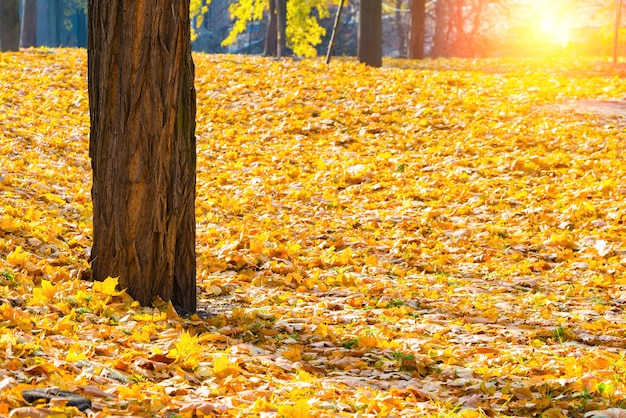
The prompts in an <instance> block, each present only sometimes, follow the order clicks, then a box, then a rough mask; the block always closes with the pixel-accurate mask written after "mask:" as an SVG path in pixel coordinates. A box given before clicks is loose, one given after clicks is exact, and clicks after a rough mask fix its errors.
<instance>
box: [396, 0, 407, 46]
mask: <svg viewBox="0 0 626 418" xmlns="http://www.w3.org/2000/svg"><path fill="white" fill-rule="evenodd" d="M403 3H404V0H396V7H395V8H396V16H395V17H396V36H397V37H398V56H399V57H402V56H406V55H404V54H405V52H406V38H407V30H406V26H405V25H404V22H403V20H404V19H403V17H402V15H403V14H404V10H402V4H403Z"/></svg>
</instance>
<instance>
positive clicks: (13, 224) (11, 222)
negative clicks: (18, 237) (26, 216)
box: [0, 216, 20, 233]
mask: <svg viewBox="0 0 626 418" xmlns="http://www.w3.org/2000/svg"><path fill="white" fill-rule="evenodd" d="M19 228H20V222H19V221H17V220H15V219H14V218H12V217H10V216H3V217H2V218H0V230H2V231H4V232H9V233H11V232H15V231H17V230H18V229H19Z"/></svg>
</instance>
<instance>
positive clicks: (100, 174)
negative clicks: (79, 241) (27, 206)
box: [88, 0, 196, 313]
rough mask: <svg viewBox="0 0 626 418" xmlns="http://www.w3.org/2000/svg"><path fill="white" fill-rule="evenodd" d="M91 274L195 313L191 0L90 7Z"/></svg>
mask: <svg viewBox="0 0 626 418" xmlns="http://www.w3.org/2000/svg"><path fill="white" fill-rule="evenodd" d="M88 15H89V46H88V65H89V72H88V74H89V109H90V118H91V133H90V143H89V155H90V157H91V164H92V169H93V186H92V198H93V207H94V209H93V247H92V254H91V263H92V274H93V278H94V279H95V280H104V279H105V278H106V277H107V276H113V277H119V283H120V286H121V287H122V288H126V289H127V292H128V293H129V294H130V295H131V296H132V297H133V298H135V299H136V300H137V301H139V302H140V303H141V304H142V305H149V304H150V303H152V302H153V299H154V298H155V297H157V296H159V297H160V298H161V299H163V300H166V301H167V300H169V301H171V302H172V303H173V305H174V306H175V307H176V309H177V310H178V311H179V312H180V313H183V312H194V311H195V309H196V263H195V214H194V204H195V179H196V174H195V169H196V146H195V113H196V98H195V89H194V85H193V82H194V66H193V61H192V57H191V39H190V38H191V37H190V26H189V25H190V24H189V2H188V1H180V0H133V1H124V0H90V1H89V9H88Z"/></svg>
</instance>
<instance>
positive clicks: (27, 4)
mask: <svg viewBox="0 0 626 418" xmlns="http://www.w3.org/2000/svg"><path fill="white" fill-rule="evenodd" d="M20 46H21V47H22V48H30V47H31V46H37V0H22V29H21V33H20Z"/></svg>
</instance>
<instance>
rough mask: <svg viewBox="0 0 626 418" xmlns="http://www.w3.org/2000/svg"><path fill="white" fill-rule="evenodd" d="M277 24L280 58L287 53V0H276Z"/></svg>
mask: <svg viewBox="0 0 626 418" xmlns="http://www.w3.org/2000/svg"><path fill="white" fill-rule="evenodd" d="M276 17H277V20H276V24H277V25H278V28H277V29H278V48H277V53H276V55H277V56H278V58H280V57H284V56H286V55H287V0H276Z"/></svg>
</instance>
